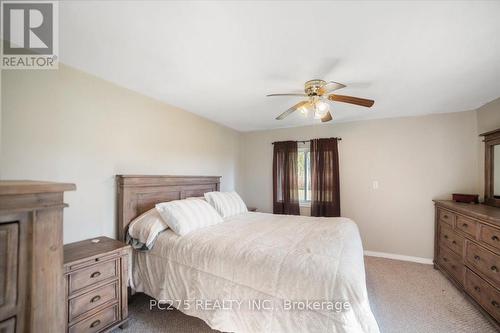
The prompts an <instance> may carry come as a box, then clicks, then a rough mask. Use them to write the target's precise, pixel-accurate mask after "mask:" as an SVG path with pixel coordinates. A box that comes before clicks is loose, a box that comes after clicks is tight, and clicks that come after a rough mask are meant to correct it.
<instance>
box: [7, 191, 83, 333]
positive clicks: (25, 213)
mask: <svg viewBox="0 0 500 333" xmlns="http://www.w3.org/2000/svg"><path fill="white" fill-rule="evenodd" d="M75 188H76V187H75V185H74V184H64V183H52V182H37V181H0V332H2V333H12V332H62V331H64V328H65V320H64V279H63V208H64V207H66V205H65V204H64V202H63V195H64V191H72V190H75Z"/></svg>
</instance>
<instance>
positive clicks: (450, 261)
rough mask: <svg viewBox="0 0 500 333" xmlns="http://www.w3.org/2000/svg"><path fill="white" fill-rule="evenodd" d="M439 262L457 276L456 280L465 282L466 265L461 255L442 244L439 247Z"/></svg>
mask: <svg viewBox="0 0 500 333" xmlns="http://www.w3.org/2000/svg"><path fill="white" fill-rule="evenodd" d="M438 262H439V264H440V265H441V266H442V267H443V268H444V269H446V271H448V273H450V274H451V275H452V276H453V277H454V278H455V280H457V281H458V282H460V283H461V284H463V283H464V265H463V264H462V260H461V258H460V256H458V255H457V254H455V253H453V251H451V250H448V249H447V248H445V247H443V246H441V247H440V248H439V257H438Z"/></svg>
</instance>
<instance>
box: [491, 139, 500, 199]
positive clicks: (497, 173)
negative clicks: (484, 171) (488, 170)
mask: <svg viewBox="0 0 500 333" xmlns="http://www.w3.org/2000/svg"><path fill="white" fill-rule="evenodd" d="M492 177H493V197H494V198H495V199H500V145H495V146H493V174H492Z"/></svg>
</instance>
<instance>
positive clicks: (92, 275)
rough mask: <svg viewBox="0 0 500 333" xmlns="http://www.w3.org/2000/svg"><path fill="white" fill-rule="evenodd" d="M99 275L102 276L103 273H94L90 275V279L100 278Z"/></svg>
mask: <svg viewBox="0 0 500 333" xmlns="http://www.w3.org/2000/svg"><path fill="white" fill-rule="evenodd" d="M99 275H101V272H94V273H92V274H90V277H91V278H96V277H98V276H99Z"/></svg>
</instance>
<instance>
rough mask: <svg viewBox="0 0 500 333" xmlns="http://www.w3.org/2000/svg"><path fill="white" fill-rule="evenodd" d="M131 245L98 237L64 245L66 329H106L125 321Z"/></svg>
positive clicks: (75, 330)
mask: <svg viewBox="0 0 500 333" xmlns="http://www.w3.org/2000/svg"><path fill="white" fill-rule="evenodd" d="M129 251H130V246H128V245H126V244H124V243H122V242H119V241H116V240H113V239H110V238H107V237H99V238H95V239H93V240H84V241H81V242H77V243H72V244H67V245H65V246H64V272H65V273H64V274H65V279H66V319H67V324H68V325H67V327H68V332H70V333H80V332H92V333H94V332H105V331H109V330H111V329H113V328H115V327H116V326H122V327H123V325H124V324H125V323H126V320H127V316H128V309H127V281H128V272H127V271H128V253H129Z"/></svg>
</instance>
